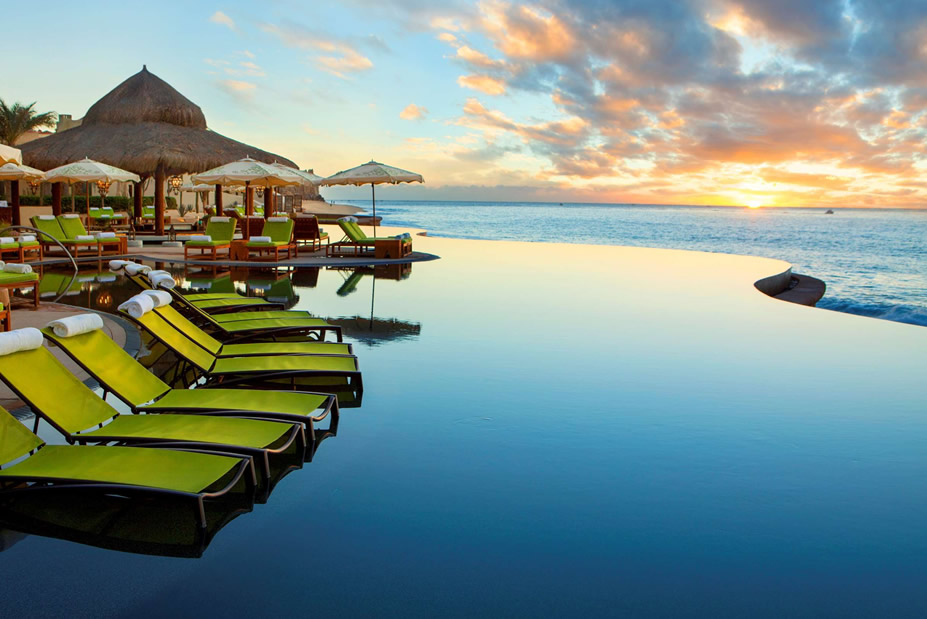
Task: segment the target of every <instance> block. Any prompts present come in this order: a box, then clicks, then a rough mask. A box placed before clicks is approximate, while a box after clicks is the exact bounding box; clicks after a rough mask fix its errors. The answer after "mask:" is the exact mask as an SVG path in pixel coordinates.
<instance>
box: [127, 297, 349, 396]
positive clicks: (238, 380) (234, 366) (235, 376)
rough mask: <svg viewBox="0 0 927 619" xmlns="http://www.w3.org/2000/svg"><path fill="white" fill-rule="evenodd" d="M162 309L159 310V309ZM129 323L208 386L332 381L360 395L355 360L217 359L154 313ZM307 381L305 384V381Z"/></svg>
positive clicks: (291, 385)
mask: <svg viewBox="0 0 927 619" xmlns="http://www.w3.org/2000/svg"><path fill="white" fill-rule="evenodd" d="M158 309H161V308H158ZM123 315H125V316H127V317H128V318H129V319H130V320H132V321H133V322H135V324H137V325H138V326H140V327H141V328H142V329H144V330H145V331H146V332H148V334H149V335H151V336H152V337H153V338H155V339H156V340H158V341H160V342H161V343H162V344H164V345H165V346H166V347H167V348H169V349H170V350H172V351H173V352H174V354H176V355H177V356H178V357H179V358H181V359H183V360H184V361H186V362H187V364H188V365H189V366H190V367H191V368H192V369H193V370H195V372H196V374H197V375H198V377H199V378H202V379H204V380H205V381H206V384H207V385H217V386H223V387H228V386H236V385H242V386H245V385H252V386H285V385H289V388H290V389H295V388H296V387H297V386H300V385H329V383H327V382H325V381H318V380H315V379H320V378H329V377H334V378H337V379H338V380H336V381H333V383H332V384H334V385H335V386H336V387H338V388H339V389H351V390H353V391H356V392H358V393H361V392H363V390H364V386H363V378H362V376H361V372H360V370H359V369H358V364H357V357H352V356H338V355H318V356H309V355H263V356H248V357H221V358H220V357H216V356H215V355H214V354H212V353H210V352H209V351H207V350H205V349H203V348H201V347H199V346H198V345H197V344H196V343H194V342H193V340H191V339H189V338H187V336H185V335H184V334H183V333H181V332H180V331H178V330H177V329H175V328H174V327H173V326H172V325H171V323H170V322H168V321H167V320H165V319H164V317H163V316H161V315H160V314H158V313H157V311H156V310H155V311H150V312H146V313H145V314H143V315H142V316H141V318H135V317H132V316H129V314H128V313H126V312H123ZM304 379H306V380H304Z"/></svg>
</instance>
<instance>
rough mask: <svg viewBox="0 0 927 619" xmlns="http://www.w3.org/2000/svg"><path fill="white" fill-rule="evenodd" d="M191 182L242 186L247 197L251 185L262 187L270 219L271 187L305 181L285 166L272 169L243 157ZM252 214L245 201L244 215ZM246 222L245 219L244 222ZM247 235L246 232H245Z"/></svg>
mask: <svg viewBox="0 0 927 619" xmlns="http://www.w3.org/2000/svg"><path fill="white" fill-rule="evenodd" d="M192 178H193V181H194V182H196V183H211V184H215V185H244V186H245V190H246V196H247V188H248V187H249V186H250V185H251V184H252V183H254V184H256V185H263V186H264V187H265V188H266V189H265V194H264V195H265V196H267V197H266V198H265V199H264V216H265V217H270V216H271V214H272V213H271V212H270V210H272V209H268V208H267V206H268V205H271V206H272V203H271V202H270V200H268V199H267V198H270V199H273V198H272V197H273V189H272V188H273V187H280V186H285V185H300V184H302V183H304V182H305V180H304V179H303V178H302V177H300V176H299V175H297V174H296V173H295V170H290V169H288V168H286V166H280V167H274V166H273V165H271V164H269V163H264V162H262V161H255V160H254V159H252V158H251V157H245V158H244V159H239V160H238V161H233V162H232V163H227V164H225V165H222V166H219V167H218V168H213V169H212V170H207V171H206V172H201V173H200V174H195V175H194V176H193V177H192ZM253 214H254V205H253V204H252V202H251V200H250V199H248V198H247V197H246V199H245V215H247V216H249V217H250V216H251V215H253ZM245 221H246V222H247V219H246V220H245ZM246 227H247V224H246ZM246 233H247V230H246Z"/></svg>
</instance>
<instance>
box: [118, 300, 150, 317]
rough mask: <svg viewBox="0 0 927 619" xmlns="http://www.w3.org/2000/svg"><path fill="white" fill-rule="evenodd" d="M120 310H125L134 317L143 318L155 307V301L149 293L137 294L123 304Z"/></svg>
mask: <svg viewBox="0 0 927 619" xmlns="http://www.w3.org/2000/svg"><path fill="white" fill-rule="evenodd" d="M117 309H118V310H120V311H123V312H125V313H126V314H128V315H129V316H131V317H132V318H141V317H142V316H144V315H145V314H147V313H148V312H150V311H151V310H153V309H154V301H152V300H151V297H149V296H148V295H147V294H137V295H135V296H134V297H132V298H131V299H129V300H128V301H126V302H125V303H123V304H122V305H120V306H119V307H118V308H117Z"/></svg>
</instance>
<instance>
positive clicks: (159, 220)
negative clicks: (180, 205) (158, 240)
mask: <svg viewBox="0 0 927 619" xmlns="http://www.w3.org/2000/svg"><path fill="white" fill-rule="evenodd" d="M164 177H165V174H164V169H163V168H160V167H159V168H158V169H157V170H156V171H155V198H154V201H155V205H154V206H155V234H157V235H158V236H161V235H163V234H164Z"/></svg>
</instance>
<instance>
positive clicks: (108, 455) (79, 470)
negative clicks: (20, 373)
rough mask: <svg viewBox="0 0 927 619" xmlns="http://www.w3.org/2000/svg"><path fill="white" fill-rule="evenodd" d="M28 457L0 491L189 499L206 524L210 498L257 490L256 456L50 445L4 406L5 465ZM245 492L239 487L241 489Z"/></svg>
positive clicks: (5, 477) (0, 420)
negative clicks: (207, 505) (253, 457)
mask: <svg viewBox="0 0 927 619" xmlns="http://www.w3.org/2000/svg"><path fill="white" fill-rule="evenodd" d="M26 455H28V457H27V458H25V459H23V460H21V461H19V462H16V464H12V465H10V466H9V467H8V468H4V469H2V470H0V495H5V496H14V495H17V494H26V493H36V492H54V491H58V490H60V491H64V492H68V491H70V492H74V491H86V492H94V493H107V494H118V495H121V496H125V497H134V496H152V495H154V496H175V497H180V498H183V499H189V500H190V502H191V503H192V504H193V507H194V512H195V514H196V518H197V520H198V522H199V524H200V526H201V527H206V525H207V519H206V508H205V502H206V501H207V500H209V499H216V498H219V497H222V496H225V495H230V493H233V492H235V491H236V490H237V489H238V488H240V486H241V485H242V484H244V486H245V490H244V492H245V493H246V494H247V495H248V497H249V499H250V498H251V497H252V496H253V494H254V490H255V483H254V482H255V479H254V466H253V464H252V461H251V458H249V457H238V456H227V455H218V454H210V453H198V452H192V451H174V450H171V449H153V448H143V447H113V446H107V447H99V446H88V445H81V446H75V445H46V444H45V442H44V441H42V439H40V438H39V437H38V436H36V435H35V434H33V433H32V432H30V431H29V430H28V429H27V428H26V426H24V425H23V424H22V423H20V422H19V421H17V420H16V419H15V418H14V417H13V416H12V415H10V414H9V413H8V412H7V411H6V410H5V409H2V408H0V463H2V464H6V463H10V462H13V461H15V460H19V459H20V458H23V457H24V456H26ZM238 491H239V492H240V490H238Z"/></svg>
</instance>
